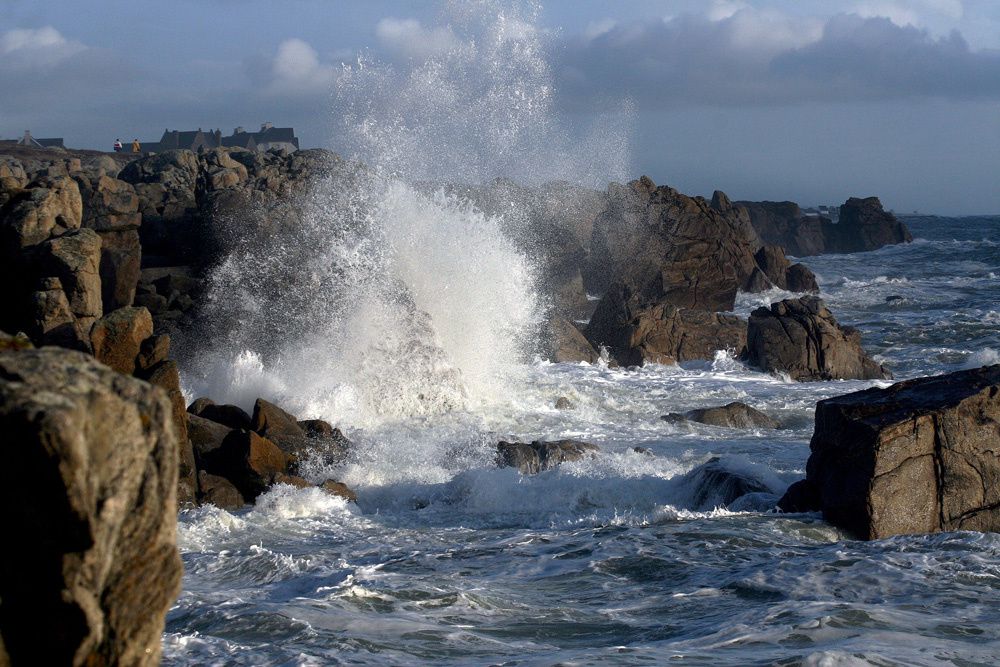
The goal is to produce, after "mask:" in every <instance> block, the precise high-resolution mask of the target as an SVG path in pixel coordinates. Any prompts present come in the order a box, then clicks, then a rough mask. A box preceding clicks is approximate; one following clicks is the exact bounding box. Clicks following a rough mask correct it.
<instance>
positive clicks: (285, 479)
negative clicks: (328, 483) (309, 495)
mask: <svg viewBox="0 0 1000 667" xmlns="http://www.w3.org/2000/svg"><path fill="white" fill-rule="evenodd" d="M271 483H272V484H287V485H289V486H294V487H295V488H297V489H311V488H314V487H315V486H316V485H315V484H313V483H312V482H310V481H309V480H307V479H303V478H302V477H299V476H298V475H286V474H285V473H283V472H279V473H275V475H274V477H273V478H272V480H271Z"/></svg>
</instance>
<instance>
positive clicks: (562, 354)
mask: <svg viewBox="0 0 1000 667" xmlns="http://www.w3.org/2000/svg"><path fill="white" fill-rule="evenodd" d="M546 339H547V341H548V345H549V359H551V360H552V361H554V362H556V363H578V362H581V361H585V362H587V363H588V364H595V363H597V361H598V359H600V355H599V354H598V353H597V350H595V349H594V346H593V345H591V344H590V342H589V341H588V340H587V338H586V337H585V336H584V335H583V332H581V331H580V329H579V328H577V326H576V325H575V324H573V323H572V322H570V321H569V320H567V319H564V318H562V317H553V318H551V319H550V320H549V323H548V327H547V330H546Z"/></svg>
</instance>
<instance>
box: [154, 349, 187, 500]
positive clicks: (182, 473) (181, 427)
mask: <svg viewBox="0 0 1000 667" xmlns="http://www.w3.org/2000/svg"><path fill="white" fill-rule="evenodd" d="M140 376H141V377H142V379H144V380H146V382H148V383H150V384H151V385H153V386H155V387H160V388H161V389H163V390H164V391H166V392H167V396H168V397H169V398H170V405H171V416H172V417H173V421H174V428H175V429H176V431H177V442H178V449H179V458H178V461H179V467H178V469H177V503H178V504H179V505H181V506H182V507H184V506H188V505H193V504H195V502H196V493H197V490H198V480H197V478H196V471H195V462H194V451H193V448H192V447H191V441H190V440H189V439H188V419H187V417H188V414H187V411H185V410H184V393H183V392H181V376H180V373H179V372H178V370H177V362H176V361H163V362H160V363H159V364H157V365H156V366H153V367H152V368H150V369H149V370H146V371H142V372H141V373H140Z"/></svg>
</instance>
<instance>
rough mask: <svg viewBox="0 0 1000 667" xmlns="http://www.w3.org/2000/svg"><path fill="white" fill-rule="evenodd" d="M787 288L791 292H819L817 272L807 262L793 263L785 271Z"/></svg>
mask: <svg viewBox="0 0 1000 667" xmlns="http://www.w3.org/2000/svg"><path fill="white" fill-rule="evenodd" d="M785 289H787V290H788V291H789V292H799V293H802V292H809V293H811V294H819V283H817V282H816V274H815V273H813V272H812V271H810V270H809V267H807V266H806V265H805V264H792V265H791V266H790V267H788V270H787V271H786V272H785Z"/></svg>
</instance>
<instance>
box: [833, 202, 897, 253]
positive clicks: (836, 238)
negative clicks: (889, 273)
mask: <svg viewBox="0 0 1000 667" xmlns="http://www.w3.org/2000/svg"><path fill="white" fill-rule="evenodd" d="M830 229H831V235H830V236H831V238H830V242H829V243H828V244H827V248H828V249H827V252H864V251H866V250H877V249H878V248H881V247H883V246H887V245H893V244H896V243H909V242H910V241H912V240H913V236H912V235H911V234H910V230H909V229H907V227H906V225H905V224H904V223H903V222H901V221H899V220H897V219H896V216H894V215H893V214H892V213H888V212H887V211H886V210H885V209H883V208H882V202H881V201H879V199H878V197H865V198H864V199H859V198H857V197H851V198H850V199H848V200H847V201H846V202H845V203H844V205H843V206H841V207H840V219H839V220H838V221H837V224H835V225H833V226H832V227H831V228H830Z"/></svg>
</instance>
